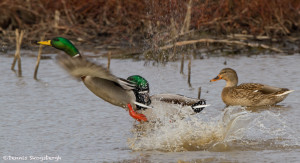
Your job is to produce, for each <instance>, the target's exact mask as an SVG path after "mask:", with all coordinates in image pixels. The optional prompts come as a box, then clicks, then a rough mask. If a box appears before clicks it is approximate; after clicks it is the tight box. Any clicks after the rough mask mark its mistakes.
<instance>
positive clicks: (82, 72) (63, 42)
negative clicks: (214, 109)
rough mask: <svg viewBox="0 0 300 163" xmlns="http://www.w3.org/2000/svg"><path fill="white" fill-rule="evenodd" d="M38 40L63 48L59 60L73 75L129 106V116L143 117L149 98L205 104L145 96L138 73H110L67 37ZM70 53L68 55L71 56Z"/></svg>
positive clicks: (200, 106) (196, 102) (188, 103)
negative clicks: (80, 51) (127, 75)
mask: <svg viewBox="0 0 300 163" xmlns="http://www.w3.org/2000/svg"><path fill="white" fill-rule="evenodd" d="M37 43H38V44H42V45H48V46H52V47H54V48H56V49H59V50H62V51H64V52H66V53H67V54H68V55H69V56H58V57H57V58H58V62H59V64H60V65H61V66H62V67H63V68H64V69H66V70H67V72H69V73H70V75H71V76H73V77H75V78H81V80H82V81H83V83H84V84H85V86H86V87H87V88H88V89H89V90H90V91H91V92H93V93H94V94H95V95H96V96H98V97H100V98H102V99H103V100H105V101H107V102H109V103H111V104H113V105H116V106H119V107H122V108H125V109H126V110H129V114H130V116H131V117H133V118H134V119H136V120H138V121H147V117H146V116H145V115H144V114H141V113H140V112H142V111H143V110H147V109H152V106H150V104H151V101H161V102H165V103H173V104H179V105H182V106H190V107H191V108H192V110H193V111H194V112H195V113H198V112H201V111H202V110H203V109H204V107H206V106H207V105H206V102H205V100H203V99H194V98H188V97H185V96H181V95H171V94H158V95H153V96H151V97H150V96H149V83H148V81H147V80H146V79H144V78H143V77H141V76H139V75H133V76H130V77H128V78H127V79H126V80H125V79H122V78H118V77H116V76H114V75H113V74H111V73H110V72H109V71H108V70H107V69H106V68H104V67H102V66H101V65H97V64H95V63H93V62H91V61H89V60H87V59H85V58H82V56H81V55H80V53H79V51H78V50H77V48H76V47H75V46H74V45H73V44H72V43H71V42H70V41H69V40H67V39H65V38H62V37H56V38H53V39H52V40H48V41H40V42H37ZM71 57H72V58H71Z"/></svg>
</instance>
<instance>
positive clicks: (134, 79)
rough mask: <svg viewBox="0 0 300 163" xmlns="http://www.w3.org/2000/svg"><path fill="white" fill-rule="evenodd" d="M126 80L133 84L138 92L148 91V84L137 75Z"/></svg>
mask: <svg viewBox="0 0 300 163" xmlns="http://www.w3.org/2000/svg"><path fill="white" fill-rule="evenodd" d="M127 80H128V81H130V82H132V83H134V84H135V85H136V86H137V88H138V89H139V90H140V91H149V83H148V81H147V80H146V79H145V78H143V77H141V76H139V75H132V76H129V77H128V78H127Z"/></svg>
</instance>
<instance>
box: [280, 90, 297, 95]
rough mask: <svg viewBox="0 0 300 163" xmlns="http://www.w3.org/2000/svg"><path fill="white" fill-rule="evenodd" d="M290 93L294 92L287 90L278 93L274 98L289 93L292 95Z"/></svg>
mask: <svg viewBox="0 0 300 163" xmlns="http://www.w3.org/2000/svg"><path fill="white" fill-rule="evenodd" d="M292 92H294V90H287V91H284V92H282V93H280V94H278V95H276V96H283V95H286V94H289V93H292Z"/></svg>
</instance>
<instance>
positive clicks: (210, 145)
mask: <svg viewBox="0 0 300 163" xmlns="http://www.w3.org/2000/svg"><path fill="white" fill-rule="evenodd" d="M167 107H168V106H165V105H160V106H159V105H158V106H157V107H156V108H160V109H154V110H153V112H155V115H157V116H158V119H159V122H156V123H145V124H138V125H135V126H134V128H133V130H132V133H133V137H132V138H130V139H129V140H128V142H129V144H130V147H131V148H132V150H136V151H137V150H159V151H197V150H210V151H228V150H249V149H268V148H272V149H274V148H279V149H282V148H299V147H300V145H299V141H298V140H299V138H297V136H295V135H296V134H295V133H294V132H293V130H292V129H291V128H289V127H288V126H287V125H286V123H285V121H284V120H283V119H282V117H281V115H280V114H275V113H273V112H271V111H269V110H266V111H264V112H260V113H256V112H251V111H247V110H245V108H244V107H240V106H230V107H227V108H225V109H224V111H223V112H222V113H221V114H220V115H219V116H217V117H214V118H211V117H208V115H206V114H204V113H199V114H195V115H191V114H190V112H188V111H178V110H180V109H181V110H184V109H182V108H180V107H178V108H176V110H177V113H178V114H175V115H172V116H165V115H166V113H165V111H166V110H168V109H170V108H167ZM172 109H174V108H172ZM179 113H180V114H179ZM183 114H185V116H184V118H183V116H182V115H183Z"/></svg>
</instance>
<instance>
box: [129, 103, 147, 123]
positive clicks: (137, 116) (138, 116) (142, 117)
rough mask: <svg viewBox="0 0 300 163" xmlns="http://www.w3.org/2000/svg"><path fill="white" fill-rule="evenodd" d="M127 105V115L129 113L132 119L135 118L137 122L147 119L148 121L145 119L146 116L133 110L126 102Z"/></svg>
mask: <svg viewBox="0 0 300 163" xmlns="http://www.w3.org/2000/svg"><path fill="white" fill-rule="evenodd" d="M127 106H128V108H129V115H130V116H131V117H132V118H133V119H135V120H137V121H139V122H141V121H144V122H147V121H148V120H147V117H146V116H145V115H144V114H139V113H137V112H135V111H134V110H133V109H132V106H131V104H127Z"/></svg>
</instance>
